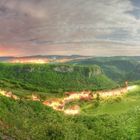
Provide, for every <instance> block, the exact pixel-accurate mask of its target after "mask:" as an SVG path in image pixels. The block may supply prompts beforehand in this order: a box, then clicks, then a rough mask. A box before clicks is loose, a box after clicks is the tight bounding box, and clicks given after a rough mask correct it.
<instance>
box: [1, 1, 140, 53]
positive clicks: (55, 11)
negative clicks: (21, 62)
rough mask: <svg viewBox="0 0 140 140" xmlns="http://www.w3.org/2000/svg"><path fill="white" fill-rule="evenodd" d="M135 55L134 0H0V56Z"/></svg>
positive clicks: (138, 45)
mask: <svg viewBox="0 0 140 140" xmlns="http://www.w3.org/2000/svg"><path fill="white" fill-rule="evenodd" d="M35 54H43V55H44V54H60V55H70V54H82V55H139V54H140V1H139V0H71V1H70V0H2V1H0V55H35Z"/></svg>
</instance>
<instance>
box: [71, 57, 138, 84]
mask: <svg viewBox="0 0 140 140" xmlns="http://www.w3.org/2000/svg"><path fill="white" fill-rule="evenodd" d="M69 63H70V64H73V65H95V64H96V65H99V66H100V67H101V68H102V69H103V71H104V72H105V74H106V75H107V76H108V77H109V78H111V79H112V80H115V81H117V82H124V81H125V80H129V81H135V80H139V79H140V74H139V73H140V57H139V56H135V57H119V56H117V57H95V58H90V59H85V60H74V61H71V62H69Z"/></svg>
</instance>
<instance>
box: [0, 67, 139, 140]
mask: <svg viewBox="0 0 140 140" xmlns="http://www.w3.org/2000/svg"><path fill="white" fill-rule="evenodd" d="M56 67H57V68H58V67H59V68H60V69H59V68H58V69H57V71H55V70H54V68H56ZM0 69H1V70H0V88H1V89H4V90H7V91H12V92H13V93H14V94H15V95H17V96H19V97H21V100H17V101H15V100H12V99H10V98H7V97H4V96H1V95H0V138H1V139H2V140H3V139H8V140H139V139H140V102H139V101H140V84H139V82H137V83H133V82H131V85H133V84H137V88H136V89H134V90H132V91H131V92H128V93H127V94H125V95H123V96H120V97H111V98H106V99H104V100H103V99H101V98H99V99H94V100H92V101H76V102H73V103H71V104H79V105H80V106H81V112H80V114H79V115H76V116H68V115H65V114H64V113H62V112H58V111H54V110H53V109H52V108H50V107H47V106H44V105H42V103H40V102H33V101H30V100H27V98H28V96H31V95H32V94H36V95H38V96H39V97H40V98H41V99H42V100H45V99H49V98H61V97H62V96H64V95H63V93H64V91H79V90H84V89H90V90H101V89H113V88H115V87H117V86H118V85H117V84H116V82H115V81H112V80H110V79H109V78H108V77H107V76H106V75H105V74H104V72H103V71H102V70H101V69H100V68H99V67H98V66H92V67H88V66H71V65H62V66H61V65H30V64H29V65H21V64H16V65H15V64H0ZM31 69H32V71H31ZM33 69H34V70H33ZM72 69H73V71H72ZM71 71H72V72H71ZM50 74H51V75H50ZM44 75H45V78H44ZM61 78H63V79H61ZM72 79H74V80H75V82H70V84H67V83H66V81H67V80H69V81H70V80H72ZM95 79H96V80H95ZM82 80H83V81H84V83H82V82H80V83H79V81H82ZM48 81H49V82H50V86H45V87H44V85H45V84H47V83H48ZM39 83H40V84H39ZM89 83H90V85H89ZM93 85H96V87H94V86H93ZM59 86H60V87H61V88H59ZM40 87H41V88H40ZM92 87H94V88H92ZM54 91H55V92H54ZM71 104H69V105H71Z"/></svg>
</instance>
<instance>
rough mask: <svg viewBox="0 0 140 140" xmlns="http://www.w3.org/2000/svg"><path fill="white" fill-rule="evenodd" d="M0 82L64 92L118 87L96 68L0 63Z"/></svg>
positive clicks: (95, 66)
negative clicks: (6, 81) (4, 81)
mask: <svg viewBox="0 0 140 140" xmlns="http://www.w3.org/2000/svg"><path fill="white" fill-rule="evenodd" d="M0 71H1V72H0V79H2V80H8V81H10V82H14V83H15V84H16V85H17V86H19V87H24V88H26V89H32V90H38V91H49V92H63V91H75V90H76V91H77V90H89V89H91V90H97V89H108V88H114V87H116V86H117V84H115V82H113V81H112V80H110V79H109V78H108V77H107V76H106V75H105V74H104V73H103V71H102V69H101V68H100V67H99V66H97V65H93V66H71V65H62V64H59V65H48V64H44V65H38V64H6V63H1V64H0Z"/></svg>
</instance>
